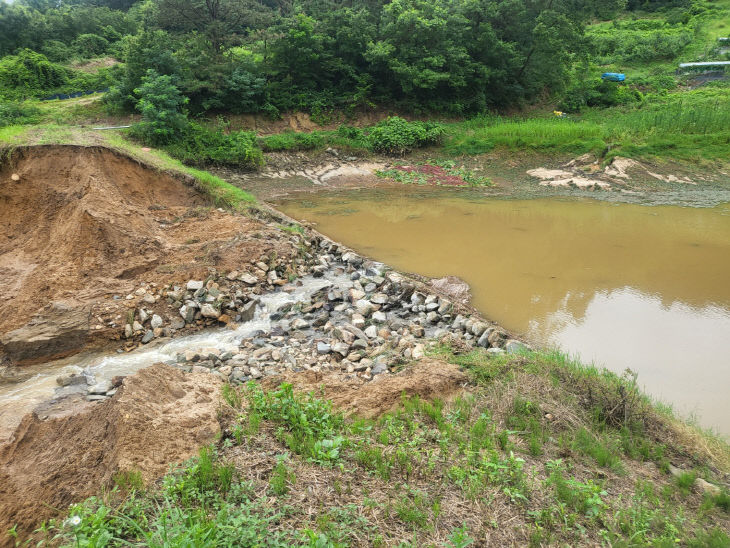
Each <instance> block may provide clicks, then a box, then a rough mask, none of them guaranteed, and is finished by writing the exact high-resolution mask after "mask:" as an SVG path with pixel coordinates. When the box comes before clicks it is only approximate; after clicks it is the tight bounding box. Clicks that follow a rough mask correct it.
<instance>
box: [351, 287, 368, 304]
mask: <svg viewBox="0 0 730 548" xmlns="http://www.w3.org/2000/svg"><path fill="white" fill-rule="evenodd" d="M364 296H365V292H364V291H361V290H359V289H355V288H354V287H352V288H350V289H349V290H348V291H347V298H348V299H349V301H350V302H351V303H355V302H357V301H359V300H360V299H362V298H363V297H364Z"/></svg>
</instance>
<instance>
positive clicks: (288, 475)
mask: <svg viewBox="0 0 730 548" xmlns="http://www.w3.org/2000/svg"><path fill="white" fill-rule="evenodd" d="M287 458H288V456H287V455H278V456H277V457H276V466H274V470H273V471H272V472H271V477H270V478H269V486H270V487H271V490H272V491H273V492H274V494H275V495H278V496H281V495H285V494H287V493H288V492H289V485H292V484H294V483H295V482H296V480H297V476H296V474H295V473H294V472H293V471H292V470H290V469H289V467H288V466H287V465H286V461H287Z"/></svg>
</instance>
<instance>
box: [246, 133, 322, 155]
mask: <svg viewBox="0 0 730 548" xmlns="http://www.w3.org/2000/svg"><path fill="white" fill-rule="evenodd" d="M323 145H324V138H323V137H322V135H321V134H319V133H317V132H316V131H313V132H312V133H294V132H293V131H287V132H284V133H279V134H277V135H270V136H268V137H264V138H262V139H261V147H262V148H263V149H264V150H265V151H267V152H277V151H282V150H312V149H315V148H319V147H321V146H323Z"/></svg>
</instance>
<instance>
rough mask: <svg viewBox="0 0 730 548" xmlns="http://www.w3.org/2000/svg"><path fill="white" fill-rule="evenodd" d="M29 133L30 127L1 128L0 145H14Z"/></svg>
mask: <svg viewBox="0 0 730 548" xmlns="http://www.w3.org/2000/svg"><path fill="white" fill-rule="evenodd" d="M26 131H28V126H5V127H0V143H2V144H5V145H10V144H13V143H14V142H15V141H17V140H18V137H19V136H21V135H23V134H24V133H25V132H26Z"/></svg>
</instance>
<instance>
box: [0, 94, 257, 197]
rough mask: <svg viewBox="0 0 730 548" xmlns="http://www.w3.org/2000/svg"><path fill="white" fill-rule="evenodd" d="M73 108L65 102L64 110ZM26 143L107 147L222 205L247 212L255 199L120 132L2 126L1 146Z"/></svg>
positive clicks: (50, 126)
mask: <svg viewBox="0 0 730 548" xmlns="http://www.w3.org/2000/svg"><path fill="white" fill-rule="evenodd" d="M69 107H71V108H73V106H72V105H62V108H63V109H68V108H69ZM26 145H81V146H106V147H109V148H111V149H113V150H116V151H118V152H121V153H123V154H125V155H127V156H130V157H132V158H134V159H135V160H138V161H140V162H142V163H144V164H146V165H149V166H151V167H153V168H155V169H158V170H160V171H165V172H169V173H172V174H181V175H184V176H188V177H190V178H191V179H192V180H193V181H194V184H195V186H196V188H198V189H199V190H200V191H201V192H203V193H204V194H205V195H207V196H209V197H210V199H211V201H212V202H213V203H214V204H216V205H219V206H223V207H229V208H231V209H236V210H240V211H244V210H245V209H246V208H247V207H248V206H249V205H251V204H253V203H255V202H256V199H255V198H254V197H253V196H252V195H251V194H249V193H248V192H246V191H244V190H242V189H240V188H238V187H236V186H234V185H232V184H230V183H228V182H226V181H224V180H223V179H221V178H220V177H216V176H215V175H212V174H210V173H208V172H206V171H203V170H200V169H195V168H192V167H189V166H185V165H183V164H182V163H181V162H180V161H178V160H176V159H174V158H171V157H170V156H169V155H168V154H166V153H165V152H163V151H161V150H156V149H148V148H143V147H141V146H139V145H138V144H135V143H134V142H132V141H129V140H127V139H124V138H123V136H121V135H120V134H119V133H118V132H113V131H106V132H102V131H93V130H89V129H88V128H81V127H74V126H71V125H59V124H54V123H47V124H40V125H32V126H7V127H0V148H6V149H12V148H13V147H18V146H26Z"/></svg>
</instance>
